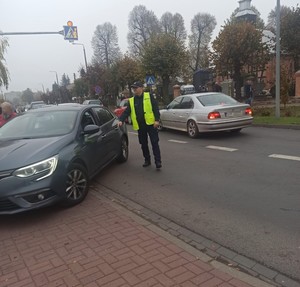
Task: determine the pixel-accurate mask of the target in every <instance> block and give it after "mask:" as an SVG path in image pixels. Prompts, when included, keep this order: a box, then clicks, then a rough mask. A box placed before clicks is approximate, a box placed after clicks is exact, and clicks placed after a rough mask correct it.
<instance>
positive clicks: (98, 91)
mask: <svg viewBox="0 0 300 287" xmlns="http://www.w3.org/2000/svg"><path fill="white" fill-rule="evenodd" d="M101 91H102V89H101V87H100V86H96V87H95V92H96V95H99V94H100V93H101Z"/></svg>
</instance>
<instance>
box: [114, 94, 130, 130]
mask: <svg viewBox="0 0 300 287" xmlns="http://www.w3.org/2000/svg"><path fill="white" fill-rule="evenodd" d="M128 100H129V99H123V100H122V101H121V102H120V104H119V105H118V106H117V107H116V109H115V110H114V113H115V115H116V116H117V117H120V116H121V115H122V114H123V112H124V111H125V110H126V108H127V105H128V104H129V102H128ZM125 122H126V123H128V124H129V125H131V124H132V121H131V117H130V116H129V117H128V118H127V119H126V121H125Z"/></svg>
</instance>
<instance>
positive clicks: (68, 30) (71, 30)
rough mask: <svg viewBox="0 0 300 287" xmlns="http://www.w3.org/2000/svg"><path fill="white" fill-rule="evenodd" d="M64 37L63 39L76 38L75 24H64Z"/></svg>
mask: <svg viewBox="0 0 300 287" xmlns="http://www.w3.org/2000/svg"><path fill="white" fill-rule="evenodd" d="M64 37H65V40H70V41H74V40H78V31H77V26H64Z"/></svg>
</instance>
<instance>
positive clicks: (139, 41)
mask: <svg viewBox="0 0 300 287" xmlns="http://www.w3.org/2000/svg"><path fill="white" fill-rule="evenodd" d="M128 29H129V32H128V35H127V40H128V43H129V50H130V52H132V53H133V54H134V55H140V54H141V52H142V51H143V49H144V47H145V45H146V43H147V42H148V40H149V39H150V38H151V37H153V36H155V35H156V34H158V33H159V32H160V25H159V21H158V19H157V17H156V16H155V14H154V12H153V11H149V10H147V8H146V7H145V6H143V5H139V6H135V7H134V8H133V10H132V11H131V12H130V14H129V20H128Z"/></svg>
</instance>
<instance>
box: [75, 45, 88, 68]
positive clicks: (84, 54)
mask: <svg viewBox="0 0 300 287" xmlns="http://www.w3.org/2000/svg"><path fill="white" fill-rule="evenodd" d="M72 44H73V45H80V46H82V48H83V56H84V63H85V72H86V73H87V72H88V66H87V61H86V53H85V47H84V45H83V44H81V43H72Z"/></svg>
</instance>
